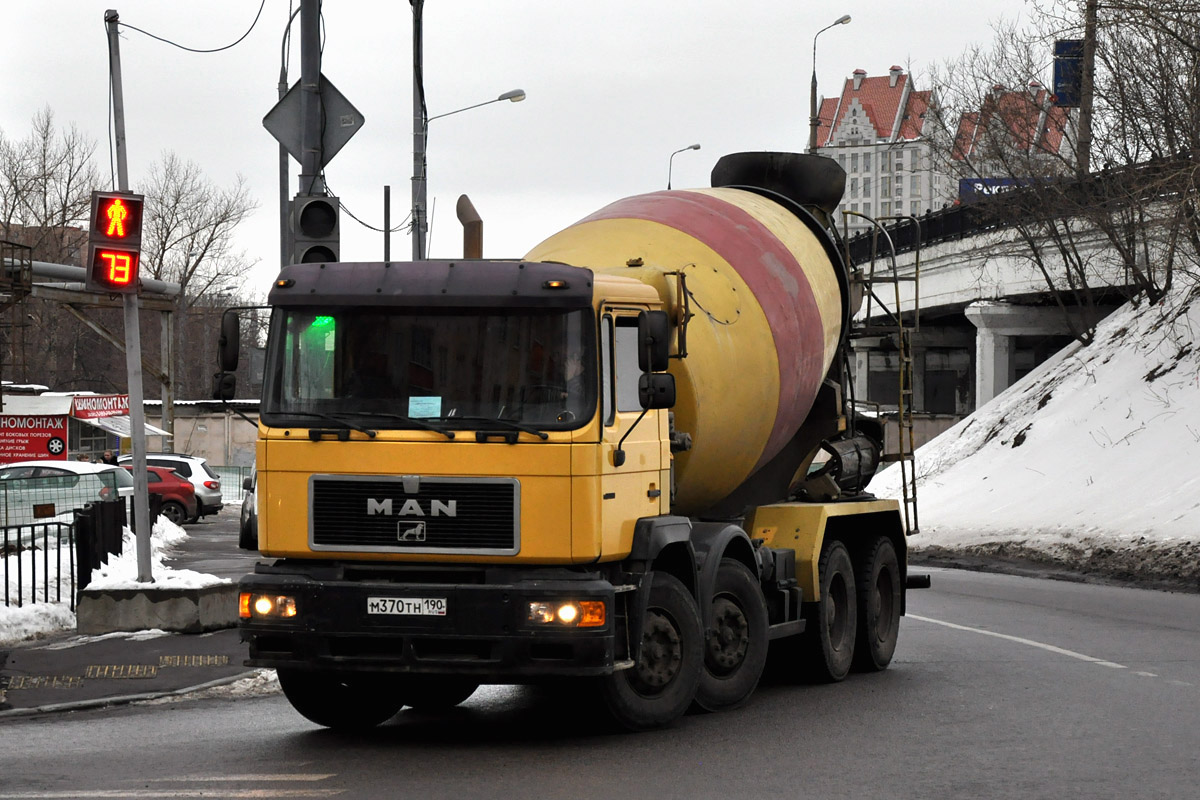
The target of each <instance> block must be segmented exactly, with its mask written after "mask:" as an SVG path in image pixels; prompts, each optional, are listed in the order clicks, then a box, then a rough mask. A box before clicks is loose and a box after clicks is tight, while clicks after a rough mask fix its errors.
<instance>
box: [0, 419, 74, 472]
mask: <svg viewBox="0 0 1200 800" xmlns="http://www.w3.org/2000/svg"><path fill="white" fill-rule="evenodd" d="M66 457H67V416H66V415H65V414H64V415H49V414H44V415H32V414H0V464H7V463H9V462H12V461H29V460H32V459H35V458H54V459H66Z"/></svg>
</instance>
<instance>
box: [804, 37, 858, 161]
mask: <svg viewBox="0 0 1200 800" xmlns="http://www.w3.org/2000/svg"><path fill="white" fill-rule="evenodd" d="M849 21H850V15H849V14H843V15H842V16H840V17H838V18H837V19H836V20H834V21H833V22H831V23H830V24H828V25H826V26H825V27H824V28H821V30H819V31H817V33H816V35H815V36H813V65H812V88H811V89H810V90H809V94H808V124H809V131H808V152H810V153H815V152H817V128H819V127H820V126H821V118H820V117H818V116H817V36H820V35H821V34H822V33H824V32H825V31H827V30H829V29H830V28H832V27H833V26H835V25H845V24H846V23H847V22H849Z"/></svg>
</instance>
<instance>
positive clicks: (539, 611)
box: [528, 600, 607, 628]
mask: <svg viewBox="0 0 1200 800" xmlns="http://www.w3.org/2000/svg"><path fill="white" fill-rule="evenodd" d="M528 619H529V621H530V622H532V623H534V624H535V625H562V626H564V627H569V628H601V627H603V626H604V623H605V621H606V619H607V617H606V612H605V606H604V601H603V600H578V601H547V600H535V601H533V602H530V604H529V617H528Z"/></svg>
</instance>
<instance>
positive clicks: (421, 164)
mask: <svg viewBox="0 0 1200 800" xmlns="http://www.w3.org/2000/svg"><path fill="white" fill-rule="evenodd" d="M409 2H410V3H412V11H413V185H412V257H413V261H422V260H424V258H425V228H426V222H425V197H426V191H425V134H426V130H427V123H426V120H425V86H424V81H423V80H422V72H423V71H424V69H425V67H424V63H423V62H424V60H425V53H424V49H423V45H422V33H421V26H422V21H421V19H422V15H423V12H424V8H425V0H409Z"/></svg>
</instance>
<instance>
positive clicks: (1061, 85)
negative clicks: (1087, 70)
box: [1054, 39, 1083, 108]
mask: <svg viewBox="0 0 1200 800" xmlns="http://www.w3.org/2000/svg"><path fill="white" fill-rule="evenodd" d="M1082 93H1083V40H1082V39H1059V40H1058V41H1057V42H1055V43H1054V104H1055V105H1056V106H1059V107H1061V108H1074V107H1076V106H1078V105H1079V95H1080V94H1082Z"/></svg>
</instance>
